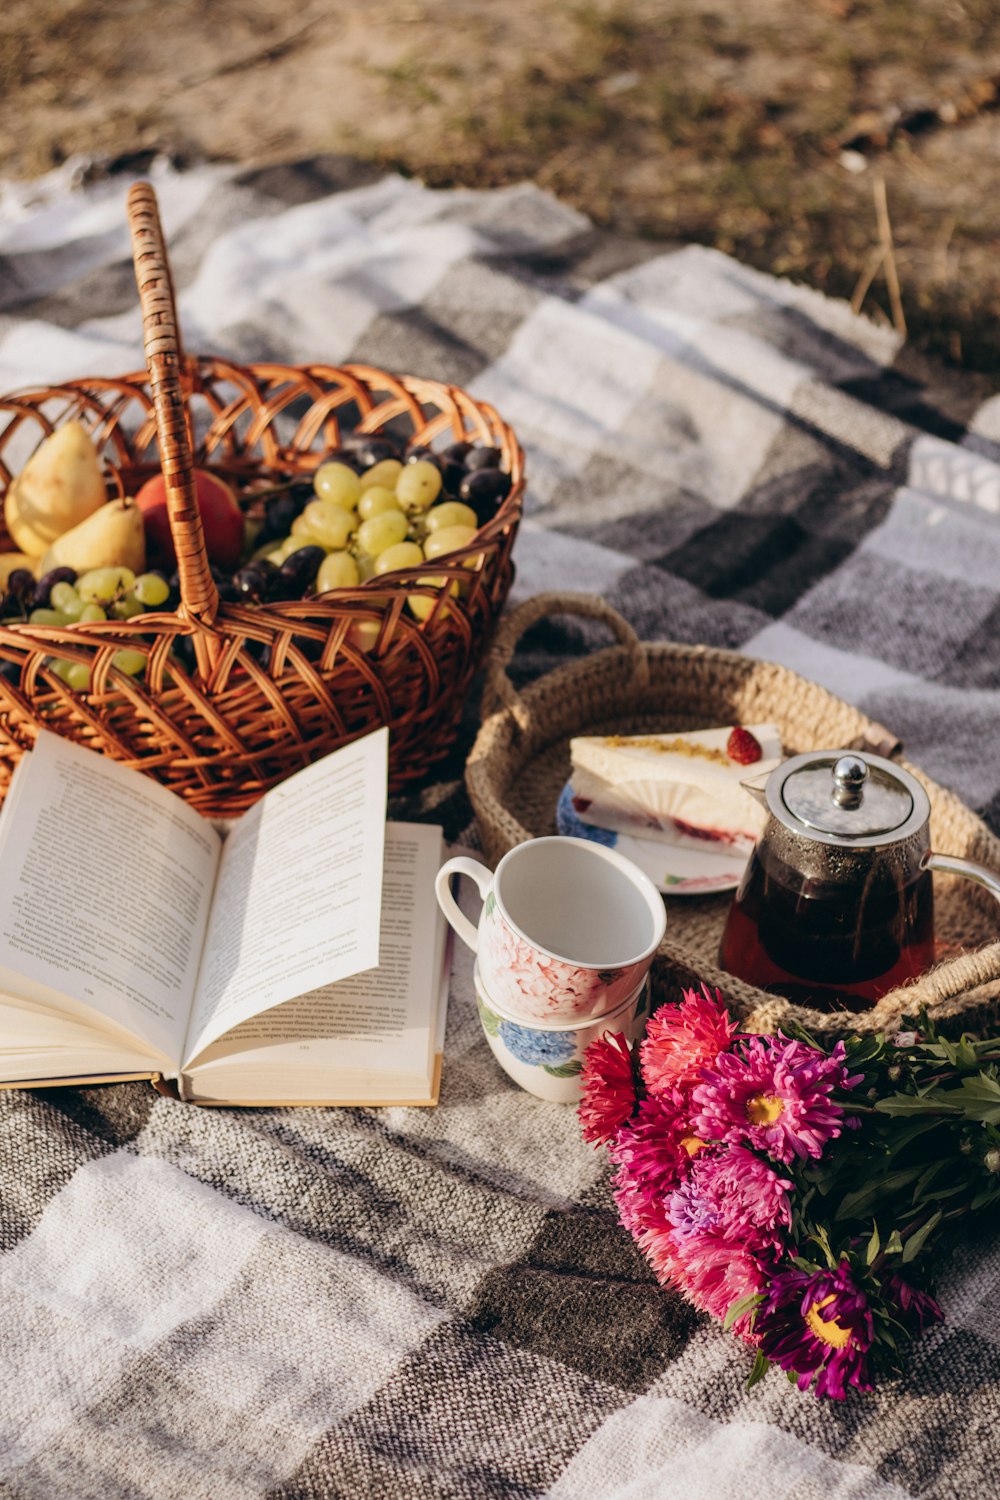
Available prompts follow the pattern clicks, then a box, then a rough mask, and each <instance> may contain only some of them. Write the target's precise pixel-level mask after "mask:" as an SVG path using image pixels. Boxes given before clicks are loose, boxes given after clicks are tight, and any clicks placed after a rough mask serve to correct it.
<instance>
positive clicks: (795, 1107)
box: [693, 1036, 862, 1162]
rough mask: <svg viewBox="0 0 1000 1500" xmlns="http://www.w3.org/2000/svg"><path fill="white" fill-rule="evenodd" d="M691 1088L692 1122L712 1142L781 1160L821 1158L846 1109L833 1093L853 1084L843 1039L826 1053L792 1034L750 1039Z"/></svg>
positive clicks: (838, 1131)
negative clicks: (741, 1144) (728, 1143)
mask: <svg viewBox="0 0 1000 1500" xmlns="http://www.w3.org/2000/svg"><path fill="white" fill-rule="evenodd" d="M702 1076H703V1079H704V1081H703V1082H702V1083H700V1084H699V1085H698V1087H697V1088H696V1089H695V1091H694V1096H693V1098H694V1111H695V1114H694V1128H695V1131H696V1132H697V1134H698V1135H699V1136H701V1137H702V1138H703V1139H705V1140H708V1141H713V1140H714V1141H731V1142H739V1141H742V1142H745V1143H747V1144H748V1145H750V1146H754V1147H755V1148H756V1149H757V1150H758V1151H764V1152H767V1153H768V1154H769V1155H770V1156H773V1157H775V1158H776V1160H778V1161H782V1162H791V1161H793V1160H794V1158H795V1157H796V1156H798V1157H802V1158H803V1159H804V1158H806V1157H809V1156H812V1157H819V1156H821V1155H822V1154H823V1148H824V1146H825V1145H826V1143H827V1141H830V1140H833V1139H834V1137H836V1136H838V1135H839V1134H840V1132H841V1128H842V1125H843V1124H844V1123H845V1121H844V1111H843V1108H842V1107H841V1105H839V1104H838V1103H836V1101H835V1100H832V1099H831V1098H830V1095H831V1093H832V1092H833V1090H834V1089H835V1088H839V1089H850V1088H853V1087H854V1086H855V1085H856V1084H857V1083H859V1082H860V1081H861V1076H862V1075H861V1074H856V1075H855V1076H854V1077H853V1078H849V1077H848V1076H847V1067H846V1063H845V1053H844V1044H843V1042H838V1043H837V1044H836V1046H835V1047H834V1048H833V1050H832V1052H831V1053H830V1054H829V1056H828V1055H827V1054H826V1053H825V1052H820V1051H819V1050H818V1048H816V1047H810V1046H808V1045H807V1044H806V1043H805V1042H794V1041H789V1040H788V1039H787V1037H782V1036H777V1037H756V1036H755V1037H747V1038H745V1039H743V1040H742V1041H741V1044H740V1051H739V1052H735V1051H734V1052H729V1053H724V1054H722V1055H721V1056H720V1057H718V1058H717V1059H716V1062H715V1064H714V1066H713V1067H711V1068H706V1069H705V1071H704V1073H703V1075H702Z"/></svg>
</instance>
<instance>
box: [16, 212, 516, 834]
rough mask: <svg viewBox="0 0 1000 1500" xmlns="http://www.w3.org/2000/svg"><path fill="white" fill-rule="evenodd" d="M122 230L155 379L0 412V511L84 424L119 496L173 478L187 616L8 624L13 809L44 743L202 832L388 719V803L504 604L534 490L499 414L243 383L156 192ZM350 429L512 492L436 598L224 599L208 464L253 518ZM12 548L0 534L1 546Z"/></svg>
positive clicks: (458, 395)
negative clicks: (62, 429)
mask: <svg viewBox="0 0 1000 1500" xmlns="http://www.w3.org/2000/svg"><path fill="white" fill-rule="evenodd" d="M128 216H129V223H130V227H131V232H132V245H133V254H134V259H135V270H136V280H137V283H138V287H139V294H140V299H141V304H142V313H143V325H144V339H145V351H146V361H147V365H148V369H147V370H145V371H142V372H140V373H138V374H132V375H124V376H121V377H119V378H115V379H109V378H104V377H94V378H90V379H82V380H73V381H69V382H67V383H66V384H64V385H59V386H52V387H48V388H45V389H37V390H29V391H22V392H18V393H16V394H14V395H10V396H7V397H3V398H0V498H2V494H3V493H4V492H5V490H6V487H7V485H8V484H9V483H10V480H11V478H12V474H13V473H14V472H15V471H16V470H17V468H19V467H20V465H21V464H23V462H24V460H25V458H26V457H27V456H28V455H29V454H30V453H31V452H32V451H33V450H34V448H36V447H37V445H38V443H39V442H40V441H41V439H42V438H43V437H45V436H46V435H47V434H49V433H50V432H51V431H52V430H53V429H54V428H55V427H56V426H58V425H60V424H61V423H63V422H65V421H68V420H70V419H72V418H78V419H80V420H81V421H83V422H84V424H85V425H86V427H87V428H88V430H89V431H90V433H91V436H92V437H93V439H94V441H95V442H96V444H97V446H98V449H99V451H102V452H103V454H104V456H105V461H106V467H107V472H108V492H109V496H113V495H115V494H121V495H127V494H134V493H135V490H136V489H137V488H138V486H139V485H141V484H142V482H143V481H144V480H145V479H147V478H148V477H149V476H150V475H151V474H154V473H156V472H158V471H159V470H160V469H161V468H162V470H163V473H164V476H165V479H166V485H167V503H168V507H169V516H170V526H171V531H172V535H173V540H174V544H175V548H176V552H177V558H178V571H179V583H180V594H181V600H180V605H179V607H178V608H177V610H176V611H168V610H163V611H160V612H151V613H148V614H145V615H142V616H139V617H137V618H134V619H129V620H113V621H112V620H109V621H106V622H98V623H96V624H89V625H87V624H73V625H67V626H64V627H54V626H40V625H30V624H27V623H25V624H19V623H10V622H4V623H3V624H0V662H5V663H8V664H14V665H15V666H16V667H17V668H19V673H18V672H15V671H13V670H12V669H11V667H10V666H8V667H7V668H6V675H5V674H0V797H2V795H3V793H4V792H5V791H6V787H7V784H8V783H9V780H10V776H11V773H12V771H13V768H14V766H15V764H16V762H17V761H18V759H19V758H20V756H21V755H22V754H23V752H24V751H25V750H26V749H30V747H31V745H32V743H33V741H34V738H35V735H36V734H37V732H38V730H39V729H41V728H47V729H50V730H54V731H55V732H57V733H59V734H62V735H65V736H67V737H69V738H71V739H74V740H78V741H80V742H82V743H85V744H89V745H91V746H92V747H94V748H95V749H99V750H101V751H103V752H105V753H107V754H108V755H111V756H113V757H115V758H116V759H118V760H122V761H124V762H126V763H127V764H129V765H131V766H133V767H135V768H137V769H139V770H141V771H144V772H147V773H149V774H150V775H152V776H154V777H156V778H157V780H159V781H161V782H163V783H164V784H165V785H167V786H169V787H171V788H172V789H173V790H174V791H176V792H178V793H179V794H180V795H181V796H183V797H185V798H186V799H187V800H188V801H189V802H190V803H191V804H192V805H193V806H195V807H197V808H198V809H199V811H201V812H202V813H204V814H206V815H226V816H232V815H236V814H238V813H240V812H242V811H243V810H245V808H247V807H248V806H249V805H250V804H251V803H252V802H254V801H255V800H256V798H257V797H259V796H260V795H261V793H262V792H264V791H266V790H267V789H268V787H270V786H273V785H274V784H275V783H277V782H279V781H281V780H282V779H283V778H284V777H286V776H288V775H289V774H290V773H291V772H293V771H296V770H298V769H299V768H301V767H302V766H304V765H306V764H308V763H309V762H310V761H311V760H313V759H315V758H316V757H317V756H319V755H321V754H324V753H326V752H327V751H329V750H332V749H335V748H336V747H337V746H339V745H341V744H345V743H347V742H348V741H350V740H354V739H357V738H358V737H359V736H361V735H363V734H365V733H367V732H368V731H370V730H372V729H375V728H377V727H379V726H380V725H383V724H384V725H388V727H389V731H390V741H389V746H390V748H389V784H390V789H391V790H393V791H398V790H401V789H402V788H404V787H405V786H407V785H410V784H413V783H415V782H417V781H419V780H420V779H422V778H423V777H424V776H425V775H426V774H427V771H428V768H429V767H430V766H432V765H433V763H434V762H435V761H436V760H437V759H439V758H440V757H441V756H442V755H443V754H444V753H445V752H446V750H447V749H448V746H449V744H450V743H451V741H452V739H453V738H454V735H455V732H456V729H457V725H458V720H459V716H460V714H461V710H462V706H463V701H464V699H465V697H466V695H467V692H468V688H469V685H470V683H471V681H472V678H473V676H474V674H475V672H476V670H477V668H478V666H479V664H480V660H481V657H482V655H483V653H484V651H485V649H486V647H487V645H488V643H489V639H490V636H491V634H492V630H493V625H494V622H495V620H496V618H497V616H498V614H499V612H500V609H501V607H502V605H503V602H504V600H505V598H506V596H507V592H508V589H509V587H510V583H511V579H512V576H513V565H512V562H511V549H512V546H513V542H514V537H515V533H516V531H517V526H518V521H519V519H520V515H521V506H522V497H523V491H524V478H523V454H522V452H521V448H520V446H519V444H518V442H517V439H516V437H515V435H514V433H513V431H512V430H511V428H510V427H509V426H508V425H507V424H506V423H505V422H504V421H502V420H501V418H500V417H499V416H498V415H497V413H496V412H495V411H494V410H493V408H492V407H491V406H489V405H488V404H487V403H485V402H482V401H476V400H474V399H473V398H472V397H471V396H469V395H467V394H466V393H465V392H464V391H462V390H460V389H459V388H458V387H457V386H452V385H446V384H442V383H441V382H438V381H433V380H421V379H418V378H416V377H413V376H408V375H398V376H397V375H391V374H388V373H386V372H385V371H384V370H378V369H373V368H370V367H368V366H362V365H345V366H343V367H340V368H334V367H332V366H327V365H309V366H306V367H296V366H288V365H280V364H255V365H249V366H245V365H238V364H233V363H230V362H228V361H226V360H223V359H216V358H205V357H195V356H189V355H186V354H185V353H184V351H183V349H182V346H181V340H180V334H179V331H178V325H177V316H176V308H175V301H174V291H173V285H172V281H171V275H170V268H169V264H168V261H167V256H166V250H165V246H164V239H163V233H162V230H161V227H160V222H159V216H158V212H157V205H156V199H155V196H154V193H153V190H152V188H151V187H150V185H149V184H148V183H138V184H136V185H135V186H133V188H132V189H131V191H130V193H129V198H128ZM348 431H351V432H354V433H356V434H391V435H393V436H394V437H396V438H397V439H401V440H403V441H406V442H409V443H420V444H426V445H435V444H437V446H438V447H440V446H443V445H445V444H449V443H452V442H457V441H461V440H468V441H471V442H477V443H482V444H485V445H487V446H490V447H495V448H498V449H499V450H500V454H501V458H500V466H501V467H502V468H503V469H505V470H506V471H507V473H509V475H510V479H511V487H510V491H509V493H508V495H507V497H506V498H505V499H504V500H503V501H502V503H501V504H500V505H499V507H498V509H497V511H496V514H495V515H494V516H493V517H492V518H490V519H489V520H488V521H487V522H486V524H485V525H483V526H482V527H481V528H480V530H479V531H478V532H477V534H476V536H475V539H474V540H473V542H472V543H470V545H469V546H468V547H467V548H465V549H463V550H462V551H457V552H454V553H451V554H449V555H448V557H447V559H436V560H435V561H434V563H433V574H434V578H435V581H434V583H429V582H428V581H427V578H426V575H427V572H428V569H429V567H430V565H429V564H426V563H425V564H424V565H423V567H422V568H415V569H409V570H407V571H406V572H398V573H394V574H385V575H383V576H382V577H379V578H377V579H373V580H371V581H370V582H369V583H367V584H363V585H360V586H358V587H357V588H352V589H339V590H336V591H334V592H330V593H326V594H323V595H320V596H317V597H312V598H306V599H302V600H295V601H291V602H287V603H280V604H267V605H256V606H250V605H236V604H220V600H219V594H218V589H217V587H216V583H215V580H214V579H213V576H212V572H211V569H210V565H209V560H208V555H207V553H206V550H205V543H204V538H203V535H202V527H201V520H200V516H199V513H198V509H197V505H196V504H195V500H194V481H193V468H194V467H195V465H197V466H198V467H201V468H209V469H211V470H213V471H214V472H216V473H218V474H219V475H220V476H221V477H223V478H224V479H226V480H228V481H229V482H231V483H232V484H233V485H234V486H235V487H236V488H237V490H238V491H240V492H241V495H242V497H243V500H244V504H245V506H246V507H247V508H248V509H249V510H250V512H251V513H252V506H253V504H254V503H255V502H254V500H253V495H252V489H253V486H254V485H255V484H258V485H259V484H260V483H261V482H265V481H267V480H268V479H269V478H276V477H279V476H280V477H285V476H295V475H299V474H309V473H311V472H312V471H313V470H314V469H315V468H316V467H317V466H318V464H319V463H320V462H321V460H322V458H323V456H324V454H325V453H327V452H329V451H330V450H331V449H334V448H336V447H337V446H338V444H339V443H340V440H341V437H342V435H343V434H344V433H345V432H348ZM11 545H12V544H11V543H10V542H9V540H7V539H6V537H5V536H4V535H3V533H2V531H0V547H5V548H9V547H11ZM421 575H423V581H420V579H421ZM438 580H440V582H438ZM456 581H457V582H459V583H460V594H458V595H456V592H455V591H454V590H453V589H452V584H453V582H456ZM414 595H422V596H423V597H424V598H430V599H431V600H432V608H431V612H430V614H429V615H428V616H427V618H426V619H424V620H423V621H418V620H416V619H415V618H413V616H412V614H411V613H409V612H408V611H407V607H406V601H407V597H408V596H411V597H412V596H414ZM179 636H187V637H189V638H190V639H191V642H192V644H193V652H192V651H190V650H188V652H187V658H188V663H189V665H188V667H187V668H185V667H184V666H182V665H181V664H180V663H179V662H178V660H177V655H176V653H172V648H173V646H174V644H175V642H176V641H177V638H178V637H179ZM122 648H131V649H133V650H138V651H140V652H143V653H145V654H146V655H147V658H148V659H147V665H146V668H145V671H144V673H143V674H142V676H141V677H129V676H126V675H125V674H124V673H122V672H120V671H118V670H116V668H115V667H114V665H113V658H114V655H115V653H116V651H118V650H120V649H122ZM265 648H266V649H265ZM53 657H56V658H57V659H60V660H70V661H82V662H85V663H87V664H88V665H89V666H90V669H91V678H90V690H89V691H88V692H86V693H77V692H74V691H73V690H72V689H71V688H70V687H68V686H67V685H66V684H65V683H64V682H63V681H62V680H61V679H60V677H59V676H57V675H56V674H55V673H53V672H52V670H51V668H50V666H49V665H48V663H49V662H50V661H51V659H52V658H53ZM262 661H264V662H266V665H262ZM192 662H193V664H192ZM11 679H13V680H11Z"/></svg>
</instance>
